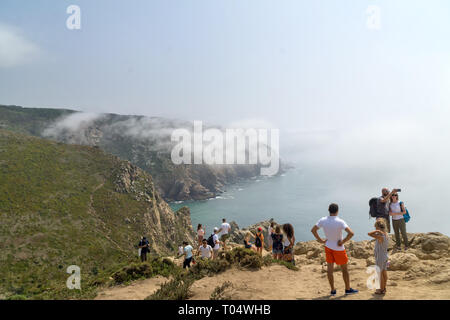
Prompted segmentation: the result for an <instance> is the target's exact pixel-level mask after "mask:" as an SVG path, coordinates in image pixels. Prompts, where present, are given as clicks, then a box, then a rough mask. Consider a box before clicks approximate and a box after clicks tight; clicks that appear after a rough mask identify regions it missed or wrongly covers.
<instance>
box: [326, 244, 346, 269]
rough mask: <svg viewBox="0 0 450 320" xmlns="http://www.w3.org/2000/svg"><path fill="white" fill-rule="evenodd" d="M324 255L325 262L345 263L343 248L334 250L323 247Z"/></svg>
mask: <svg viewBox="0 0 450 320" xmlns="http://www.w3.org/2000/svg"><path fill="white" fill-rule="evenodd" d="M325 256H326V260H327V263H336V264H337V265H343V264H347V262H348V257H347V252H346V251H345V250H342V251H336V250H332V249H330V248H328V247H325Z"/></svg>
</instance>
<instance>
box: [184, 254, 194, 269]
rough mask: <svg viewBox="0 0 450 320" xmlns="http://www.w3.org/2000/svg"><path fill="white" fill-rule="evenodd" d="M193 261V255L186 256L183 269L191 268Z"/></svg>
mask: <svg viewBox="0 0 450 320" xmlns="http://www.w3.org/2000/svg"><path fill="white" fill-rule="evenodd" d="M191 261H192V257H190V258H186V259H184V261H183V269H186V267H187V268H190V267H191Z"/></svg>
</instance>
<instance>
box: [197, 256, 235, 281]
mask: <svg viewBox="0 0 450 320" xmlns="http://www.w3.org/2000/svg"><path fill="white" fill-rule="evenodd" d="M230 267H231V264H230V263H229V262H228V261H227V260H225V259H221V258H219V259H215V260H209V259H197V260H196V263H195V264H194V265H193V266H192V267H191V269H190V272H191V273H192V274H193V276H194V277H195V278H197V279H200V278H203V277H205V276H212V275H214V274H217V273H220V272H223V271H225V270H227V269H228V268H230Z"/></svg>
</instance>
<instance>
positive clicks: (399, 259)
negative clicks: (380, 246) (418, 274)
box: [389, 252, 419, 271]
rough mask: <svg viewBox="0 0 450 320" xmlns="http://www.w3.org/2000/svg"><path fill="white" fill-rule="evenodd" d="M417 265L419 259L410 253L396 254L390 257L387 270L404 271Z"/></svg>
mask: <svg viewBox="0 0 450 320" xmlns="http://www.w3.org/2000/svg"><path fill="white" fill-rule="evenodd" d="M417 263H419V258H417V257H416V256H415V255H414V254H412V253H403V252H401V253H396V254H393V255H392V256H391V257H390V266H389V270H392V271H397V270H401V271H406V270H409V269H411V268H412V267H413V266H414V265H416V264H417Z"/></svg>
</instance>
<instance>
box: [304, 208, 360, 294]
mask: <svg viewBox="0 0 450 320" xmlns="http://www.w3.org/2000/svg"><path fill="white" fill-rule="evenodd" d="M328 211H329V213H330V215H329V216H328V217H323V218H322V219H320V220H319V221H318V222H317V224H316V225H315V226H314V227H313V228H312V229H311V232H312V234H313V235H314V237H316V239H317V241H319V242H320V243H322V244H325V255H326V261H327V266H328V270H327V271H328V281H329V283H330V286H331V295H332V296H334V295H336V288H335V287H334V277H333V272H334V263H336V264H337V265H340V266H341V269H342V276H343V278H344V282H345V294H346V295H347V294H354V293H358V290H354V289H352V288H351V287H350V275H349V273H348V269H347V263H348V257H347V253H346V252H345V248H344V243H346V242H347V241H349V240H350V239H351V238H352V237H353V235H354V233H353V231H352V229H350V228H349V226H348V225H347V223H345V221H344V220H342V219H340V218H338V217H337V215H338V213H339V206H338V205H337V204H335V203H332V204H330V206H329V208H328ZM320 228H323V231H324V233H325V236H326V239H325V240H323V239H322V238H321V237H320V236H319V234H318V233H317V231H318V230H319V229H320ZM343 230H345V231H346V232H347V236H346V237H345V239H342V231H343Z"/></svg>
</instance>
